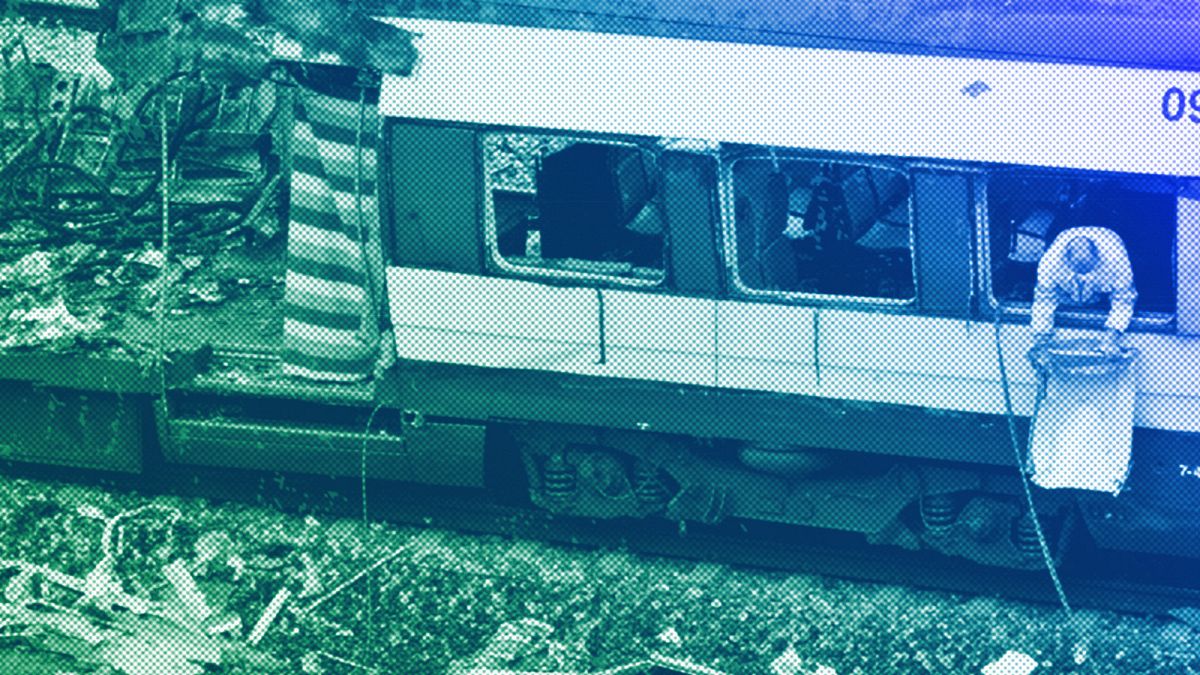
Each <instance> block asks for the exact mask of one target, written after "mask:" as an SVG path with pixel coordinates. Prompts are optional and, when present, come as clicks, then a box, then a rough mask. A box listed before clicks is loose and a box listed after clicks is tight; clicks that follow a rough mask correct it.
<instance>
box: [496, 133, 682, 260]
mask: <svg viewBox="0 0 1200 675" xmlns="http://www.w3.org/2000/svg"><path fill="white" fill-rule="evenodd" d="M558 145H559V146H560V147H557V148H554V147H549V146H547V145H545V144H542V145H539V146H538V147H537V148H536V149H535V150H532V151H527V152H526V154H527V155H528V156H527V157H525V158H524V159H523V160H522V162H523V163H522V164H521V165H522V166H523V167H524V170H523V174H524V178H523V182H524V184H523V185H522V184H520V182H521V180H522V179H517V180H513V179H511V178H510V179H509V180H507V181H506V182H505V183H502V184H500V181H489V183H490V184H489V188H488V191H489V194H490V196H491V199H492V207H493V211H494V213H495V227H496V241H497V246H498V248H499V253H500V256H501V257H502V258H503V259H504V260H505V261H507V262H509V263H512V264H516V265H521V266H531V267H538V268H548V269H568V270H576V271H585V272H595V273H602V274H611V275H616V276H630V277H636V278H656V277H661V276H662V274H663V258H664V255H663V253H664V252H663V241H664V232H663V218H662V214H661V203H660V200H659V199H658V197H657V191H658V190H657V188H658V186H657V176H656V175H655V174H656V163H655V161H654V158H653V155H652V153H651V152H649V151H648V150H645V149H643V148H639V147H635V146H631V145H623V144H614V143H594V142H567V143H562V142H560V143H558ZM525 147H528V146H525ZM510 168H511V167H510ZM512 173H513V172H512V171H509V174H510V176H511V174H512ZM514 183H515V184H514Z"/></svg>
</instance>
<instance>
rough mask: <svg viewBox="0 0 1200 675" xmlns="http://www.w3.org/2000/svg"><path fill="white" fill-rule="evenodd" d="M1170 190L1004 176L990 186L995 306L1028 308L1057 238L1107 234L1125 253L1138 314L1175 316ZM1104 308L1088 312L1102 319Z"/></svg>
mask: <svg viewBox="0 0 1200 675" xmlns="http://www.w3.org/2000/svg"><path fill="white" fill-rule="evenodd" d="M1176 202H1177V198H1176V190H1175V185H1174V183H1173V182H1172V181H1170V180H1169V179H1164V178H1157V177H1141V176H1100V177H1095V176H1068V175H1047V174H1034V173H1020V172H1013V173H1005V174H997V175H994V176H992V177H991V178H990V179H989V181H988V218H989V222H990V224H991V262H992V293H993V295H994V296H995V298H996V299H997V300H998V301H1000V302H1005V303H1014V304H1028V303H1030V302H1032V301H1033V288H1034V286H1035V285H1036V283H1037V265H1038V262H1039V261H1040V260H1041V256H1042V253H1043V252H1044V251H1045V249H1046V248H1048V247H1049V246H1050V243H1051V242H1053V241H1054V238H1055V237H1056V236H1058V235H1059V234H1060V233H1061V232H1062V231H1063V230H1066V229H1069V228H1072V227H1105V228H1108V229H1111V230H1113V231H1114V232H1116V233H1117V234H1118V235H1119V236H1120V237H1121V239H1122V240H1123V242H1124V243H1125V249H1126V251H1127V252H1128V253H1129V262H1130V265H1131V266H1132V268H1133V278H1134V285H1135V286H1136V287H1137V291H1138V300H1137V306H1136V310H1137V312H1138V313H1145V312H1151V313H1159V314H1173V313H1174V312H1175V278H1174V271H1175V232H1176V219H1177V206H1176ZM1107 307H1108V300H1107V298H1105V299H1102V301H1100V302H1098V303H1097V304H1096V306H1095V307H1092V308H1083V309H1085V310H1087V309H1093V310H1095V311H1097V312H1099V311H1104V312H1107Z"/></svg>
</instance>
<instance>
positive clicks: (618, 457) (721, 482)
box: [0, 349, 1200, 569]
mask: <svg viewBox="0 0 1200 675" xmlns="http://www.w3.org/2000/svg"><path fill="white" fill-rule="evenodd" d="M0 359H3V360H4V366H3V368H0V372H3V373H5V379H4V381H3V382H0V392H2V393H0V395H2V396H3V399H4V401H5V403H6V406H7V407H8V408H9V410H10V412H12V413H13V416H12V418H11V419H13V420H14V421H15V423H13V424H9V425H5V426H4V427H3V429H0V449H2V450H3V454H4V457H5V459H7V460H8V461H11V462H17V463H22V464H28V463H34V464H52V465H65V466H73V467H81V468H87V469H98V470H102V471H116V472H121V473H129V474H137V473H139V472H144V471H153V470H155V468H156V467H161V466H162V465H163V464H164V463H165V464H166V465H185V466H186V465H192V466H206V467H228V468H235V469H250V470H259V471H273V472H275V471H277V472H285V473H286V472H296V473H302V474H314V475H327V476H358V475H359V474H360V471H362V470H363V469H364V468H365V471H366V473H367V476H368V477H370V478H375V479H382V480H386V481H392V482H394V484H395V485H396V486H397V489H403V486H404V485H412V484H423V485H428V486H443V487H447V488H453V489H462V488H466V489H468V490H475V491H480V492H481V493H487V494H489V495H491V497H494V498H496V499H498V500H502V501H505V502H508V503H514V502H515V503H521V504H524V505H526V506H532V507H534V508H538V509H543V510H545V511H549V512H551V513H554V514H558V515H562V516H566V517H570V518H580V519H586V520H618V521H627V522H629V523H631V526H634V527H636V523H637V522H638V521H642V520H644V519H659V520H664V519H665V520H667V521H671V522H674V523H677V524H678V526H679V528H680V531H681V533H686V530H687V525H688V524H689V523H697V524H705V525H714V524H719V523H737V522H743V523H751V522H755V521H758V522H765V523H776V524H783V525H788V526H796V530H795V531H796V536H797V537H802V536H804V534H803V532H805V531H813V530H823V531H837V532H842V533H851V534H854V535H857V536H860V537H861V538H862V540H863V541H865V542H867V543H869V544H872V545H877V546H890V547H900V548H903V549H907V550H919V549H926V550H932V551H937V552H939V553H941V554H944V555H947V556H955V557H960V558H965V559H968V560H971V561H973V562H975V563H978V564H980V565H984V566H991V567H1003V568H1010V569H1038V568H1041V567H1043V566H1044V561H1043V559H1042V554H1041V549H1040V545H1039V542H1038V536H1037V533H1036V530H1035V529H1034V527H1033V523H1032V520H1031V518H1030V512H1029V509H1028V507H1027V506H1026V503H1027V502H1026V499H1025V496H1024V493H1023V490H1022V487H1021V482H1020V479H1019V475H1018V474H1017V472H1016V471H1014V470H1013V469H1012V468H1011V467H1012V466H1013V465H1014V463H1015V460H1014V458H1013V454H1012V450H1011V445H1010V444H1009V442H1008V436H1007V430H1006V427H1005V424H1004V422H1003V420H1000V419H995V418H992V417H989V416H984V415H968V414H957V413H955V414H949V413H946V412H944V411H930V410H924V409H916V408H905V407H900V406H884V405H865V404H854V403H847V402H842V401H832V400H828V401H823V400H811V399H795V398H794V397H792V398H789V397H783V396H778V395H765V394H764V395H757V394H748V393H745V392H741V393H727V392H713V391H711V390H709V391H704V390H700V389H694V390H693V389H687V388H683V389H681V388H674V387H673V388H664V387H654V386H647V385H645V384H644V383H637V382H624V383H620V382H611V381H610V382H605V383H603V384H599V385H598V384H596V383H594V382H590V381H588V380H587V379H586V378H572V377H562V376H551V375H547V374H532V373H520V374H513V373H491V372H486V371H481V370H479V369H472V368H463V367H450V366H434V365H419V364H412V363H401V364H400V365H399V366H397V367H396V368H394V369H393V371H391V372H389V373H388V374H387V375H385V377H383V378H381V379H380V380H377V381H375V382H372V383H369V384H363V385H337V386H333V387H331V386H328V385H315V384H304V383H301V382H298V381H295V380H290V379H285V378H277V377H273V376H271V375H270V374H269V373H270V371H271V368H272V364H273V360H272V359H271V358H269V357H259V358H258V359H257V360H252V359H249V357H248V356H247V355H240V356H230V355H225V354H220V353H218V354H216V355H214V354H213V353H212V352H211V350H207V349H198V350H194V351H190V352H180V353H177V354H174V355H173V356H172V359H171V361H170V365H169V366H168V367H167V368H166V369H165V370H164V372H163V373H162V377H161V378H160V377H159V373H158V372H157V369H154V368H146V367H144V366H143V365H142V364H138V363H137V362H136V361H131V360H121V359H109V360H102V359H87V358H85V357H72V356H66V355H58V356H53V355H48V354H31V353H27V354H5V355H0ZM255 364H257V367H258V369H259V375H258V376H257V377H251V376H247V375H246V374H247V373H250V372H253V366H254V365H255ZM235 371H236V372H237V373H239V374H240V376H239V377H237V378H233V377H231V376H230V373H231V372H235ZM164 384H165V387H164V386H163V385H164ZM718 410H719V411H721V412H722V414H720V415H717V414H715V412H716V411H718ZM664 411H666V412H664ZM671 411H690V412H689V413H688V414H683V415H681V414H676V412H671ZM750 411H754V416H753V417H751V416H750V415H749V413H750ZM750 419H753V420H754V424H749V423H745V422H743V423H741V424H738V423H737V421H738V420H743V421H745V420H750ZM589 422H590V423H589ZM689 427H691V428H693V429H703V430H704V432H705V433H704V434H703V435H696V434H693V433H686V430H687V429H688V428H689ZM1023 427H1024V424H1022V428H1023ZM739 430H740V433H739ZM786 436H791V437H792V438H796V439H800V440H801V441H802V442H800V443H795V442H794V443H785V442H781V440H780V439H781V438H782V437H786ZM1135 437H1136V442H1135V446H1134V447H1135V451H1134V471H1133V474H1132V475H1131V479H1130V482H1129V485H1128V488H1127V489H1126V490H1125V491H1124V492H1123V493H1122V495H1121V496H1120V497H1116V498H1114V497H1112V496H1109V495H1103V494H1088V493H1081V492H1074V491H1063V490H1057V491H1045V490H1037V489H1035V492H1034V501H1035V504H1036V507H1037V513H1038V518H1039V520H1040V522H1041V523H1042V525H1043V526H1044V530H1045V534H1046V538H1047V544H1048V546H1049V549H1050V551H1051V553H1052V555H1053V556H1054V558H1055V560H1056V561H1058V562H1061V561H1062V559H1063V558H1064V556H1069V555H1070V554H1071V544H1072V542H1074V541H1076V540H1077V539H1078V538H1080V537H1090V539H1091V540H1092V542H1094V544H1095V548H1096V549H1100V550H1103V549H1111V550H1120V551H1129V552H1135V553H1136V552H1144V553H1150V554H1166V555H1171V556H1185V557H1186V556H1189V555H1191V553H1190V552H1191V551H1195V550H1197V549H1196V547H1195V545H1196V543H1197V542H1200V527H1197V526H1196V518H1195V512H1194V509H1192V508H1191V507H1190V501H1189V494H1188V493H1187V488H1189V487H1191V485H1192V483H1191V482H1189V481H1194V480H1196V479H1194V478H1192V477H1190V476H1188V475H1183V476H1182V477H1181V476H1180V469H1179V468H1178V467H1179V466H1181V465H1182V466H1186V465H1187V464H1188V462H1187V460H1186V457H1188V456H1190V453H1193V452H1195V451H1196V447H1195V446H1194V445H1193V444H1192V443H1194V441H1191V439H1188V438H1186V437H1183V436H1180V435H1176V434H1167V433H1163V432H1157V431H1151V430H1142V429H1138V430H1137V431H1136V433H1135ZM956 455H957V457H956Z"/></svg>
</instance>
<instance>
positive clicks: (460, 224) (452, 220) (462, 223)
mask: <svg viewBox="0 0 1200 675" xmlns="http://www.w3.org/2000/svg"><path fill="white" fill-rule="evenodd" d="M383 137H384V143H385V146H386V147H385V151H386V154H385V155H384V159H385V161H383V162H381V165H380V173H381V177H382V179H383V185H382V187H383V189H382V190H381V191H380V192H381V197H382V199H383V204H382V206H383V212H382V215H383V218H384V226H385V228H387V230H388V231H389V233H390V234H391V244H392V251H391V256H390V258H391V260H392V261H393V262H394V263H397V264H402V265H412V266H417V267H432V268H436V269H445V270H451V271H455V272H465V273H480V272H482V271H483V254H482V252H481V249H480V237H479V228H478V223H479V213H478V197H477V195H478V194H479V192H480V190H479V188H478V183H479V173H478V170H477V168H476V165H477V162H476V160H475V157H476V138H475V133H474V132H472V131H470V130H467V129H456V128H452V127H443V126H433V125H428V124H414V123H411V122H407V121H397V120H394V119H389V120H387V121H386V122H385V123H384V135H383ZM448 186H453V189H447V187H448Z"/></svg>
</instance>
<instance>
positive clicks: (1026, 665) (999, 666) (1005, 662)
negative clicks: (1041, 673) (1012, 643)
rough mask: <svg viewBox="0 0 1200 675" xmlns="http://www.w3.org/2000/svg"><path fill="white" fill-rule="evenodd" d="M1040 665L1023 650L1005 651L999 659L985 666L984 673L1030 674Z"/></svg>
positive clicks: (1005, 674) (1004, 674) (985, 674)
mask: <svg viewBox="0 0 1200 675" xmlns="http://www.w3.org/2000/svg"><path fill="white" fill-rule="evenodd" d="M1037 666H1038V663H1037V661H1035V660H1034V659H1033V657H1031V656H1029V655H1028V654H1022V653H1021V652H1013V651H1009V652H1005V653H1004V656H1001V657H1000V658H999V659H998V660H996V661H993V662H991V663H989V664H987V665H986V666H984V667H983V671H982V672H983V675H1029V674H1030V673H1032V672H1033V671H1034V669H1036V668H1037Z"/></svg>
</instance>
